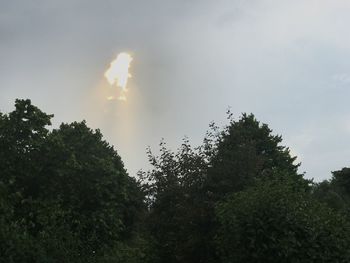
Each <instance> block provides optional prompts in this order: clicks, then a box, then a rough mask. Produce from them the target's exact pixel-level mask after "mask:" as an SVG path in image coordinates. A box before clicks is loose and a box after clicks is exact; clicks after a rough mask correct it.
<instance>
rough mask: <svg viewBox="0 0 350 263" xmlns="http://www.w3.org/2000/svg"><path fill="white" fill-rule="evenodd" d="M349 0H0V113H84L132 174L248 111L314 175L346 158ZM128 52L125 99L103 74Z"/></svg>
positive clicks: (79, 116) (63, 118)
mask: <svg viewBox="0 0 350 263" xmlns="http://www.w3.org/2000/svg"><path fill="white" fill-rule="evenodd" d="M349 14H350V1H348V0H344V1H341V0H293V1H290V0H278V1H276V0H215V1H212V0H202V1H199V0H198V1H197V0H192V1H191V0H176V1H175V0H174V1H166V0H147V1H141V0H140V1H131V0H128V1H116V0H114V1H112V0H109V1H103V0H95V1H92V0H57V1H50V0H26V1H23V0H22V1H19V0H11V1H8V0H0V92H1V93H0V94H1V96H0V111H2V112H8V111H11V110H13V104H14V100H15V99H16V98H30V99H31V100H32V102H33V104H35V105H37V106H39V107H40V108H41V109H42V110H43V111H45V112H47V113H53V114H55V118H54V120H53V123H54V126H55V127H57V126H58V125H59V124H60V123H61V122H72V121H80V120H83V119H85V120H86V121H87V123H88V125H89V126H90V127H92V128H100V129H101V131H102V133H103V134H104V136H105V138H106V140H107V141H109V142H110V143H111V144H113V145H114V146H115V148H116V149H117V150H118V152H119V154H120V155H121V157H122V159H123V160H124V163H125V165H126V168H127V169H128V171H129V173H130V174H131V175H134V174H135V173H136V171H137V170H139V169H141V168H146V167H147V158H146V153H145V148H146V147H147V145H150V146H151V147H152V148H153V149H157V144H158V143H159V141H160V139H161V138H164V139H165V141H167V142H168V143H169V146H170V147H171V148H173V149H176V148H177V147H178V146H179V145H180V143H181V138H182V137H183V136H185V135H186V136H188V137H189V139H190V140H191V141H192V142H193V144H194V145H198V144H200V143H201V141H202V139H203V136H204V134H205V131H206V130H207V128H208V124H209V122H211V121H216V122H217V123H218V124H220V125H223V124H225V123H226V114H225V112H226V110H227V108H228V107H229V106H230V107H231V110H232V112H233V113H234V116H235V117H236V118H238V117H239V115H240V113H241V112H252V113H254V114H255V115H256V117H257V118H258V120H260V121H262V122H265V123H267V124H269V126H270V127H271V128H272V129H273V131H274V133H275V134H281V135H282V136H283V138H284V144H285V145H287V146H289V147H290V148H291V150H292V153H293V154H296V155H297V156H298V160H299V161H301V162H302V166H301V170H300V171H301V172H303V171H305V172H306V175H307V177H308V178H315V180H316V181H319V180H322V179H326V178H330V175H331V173H330V172H331V171H334V170H338V169H340V168H342V167H344V166H350V104H349V99H350V32H349V31H350V29H349V25H350V15H349ZM123 51H126V52H129V53H130V54H132V56H133V57H134V60H133V62H132V64H131V74H132V79H130V80H129V84H128V88H129V93H128V94H127V97H128V100H127V102H123V101H107V100H106V97H107V96H109V95H113V92H115V90H113V89H112V88H111V87H110V86H109V85H108V83H107V81H106V80H105V79H104V77H103V73H104V71H105V70H106V69H107V68H108V66H109V63H110V61H111V60H113V59H114V58H115V56H116V55H117V54H118V53H119V52H123Z"/></svg>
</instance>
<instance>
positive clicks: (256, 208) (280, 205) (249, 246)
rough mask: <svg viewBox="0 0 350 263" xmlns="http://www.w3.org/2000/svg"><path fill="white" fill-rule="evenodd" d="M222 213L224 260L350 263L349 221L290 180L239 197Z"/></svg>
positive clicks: (266, 183)
mask: <svg viewBox="0 0 350 263" xmlns="http://www.w3.org/2000/svg"><path fill="white" fill-rule="evenodd" d="M288 177H289V178H288ZM216 212H217V216H218V219H219V222H220V228H219V231H218V234H217V236H216V241H217V248H218V250H219V251H220V254H221V257H222V261H223V262H349V260H350V252H349V249H348V248H349V245H350V239H349V234H350V232H349V231H350V224H349V222H348V221H347V220H346V218H345V217H344V216H342V215H341V214H339V213H336V212H334V211H333V210H332V209H330V208H328V207H327V206H325V205H323V204H321V203H319V202H317V201H315V200H314V199H313V198H312V197H311V195H310V193H309V192H305V191H304V190H302V189H300V188H299V185H298V184H295V181H294V182H293V181H291V180H290V176H287V177H286V180H279V181H274V180H269V181H264V182H261V183H258V184H257V185H256V186H254V187H251V188H249V189H247V190H244V191H242V192H238V193H235V194H233V195H232V196H231V197H229V198H228V199H227V200H226V201H223V202H222V203H221V204H220V205H219V206H218V208H217V211H216Z"/></svg>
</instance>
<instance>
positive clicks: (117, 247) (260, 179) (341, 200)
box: [0, 100, 350, 263]
mask: <svg viewBox="0 0 350 263" xmlns="http://www.w3.org/2000/svg"><path fill="white" fill-rule="evenodd" d="M52 117H53V115H48V114H46V113H44V112H42V111H41V110H40V109H39V108H37V107H36V106H34V105H32V104H31V101H30V100H16V103H15V110H14V111H12V112H10V113H8V114H4V113H0V244H1V245H0V262H9V263H11V262H106V263H107V262H130V263H139V262H146V263H147V262H149V263H151V262H152V263H157V262H159V263H163V262H167V263H190V262H198V263H200V262H205V263H211V262H224V263H226V262H349V261H350V255H349V251H350V250H349V249H348V248H349V247H350V238H349V236H350V217H349V215H350V213H349V211H350V209H349V208H350V168H343V169H342V170H340V171H335V172H333V177H332V178H331V179H330V180H328V181H324V182H321V183H318V184H315V183H312V182H311V181H309V180H306V179H304V177H303V174H300V173H298V167H299V164H297V163H295V160H296V157H293V156H291V155H290V152H289V149H288V148H287V147H285V146H283V145H282V138H281V136H278V135H274V134H273V133H272V130H271V129H270V128H269V127H268V126H267V125H266V124H262V123H260V122H259V121H257V120H256V118H255V117H254V115H252V114H249V115H248V114H243V115H242V116H241V117H240V118H239V119H238V120H234V119H233V118H232V116H231V115H229V124H228V125H227V126H226V127H225V128H223V129H219V128H218V127H216V126H215V124H211V125H210V129H209V131H208V132H207V135H206V137H205V139H204V142H203V144H202V145H200V146H199V147H196V148H194V147H192V146H191V145H190V143H189V141H188V140H187V139H185V140H184V141H183V144H182V145H181V146H180V148H179V149H178V151H176V152H174V151H171V150H170V149H168V148H167V146H166V144H165V142H164V141H162V142H161V143H160V154H159V155H158V156H157V155H154V154H153V153H152V152H151V150H150V149H148V157H149V161H150V164H151V165H152V167H153V168H152V169H150V170H149V171H140V173H139V174H138V180H136V179H135V178H134V177H130V176H129V175H128V174H127V172H126V170H125V168H124V165H123V162H122V160H121V158H120V156H119V155H118V153H117V152H116V150H115V149H114V148H113V147H112V146H110V145H109V144H108V143H107V142H106V141H104V140H103V138H102V134H101V132H100V131H99V130H92V129H90V128H89V127H88V126H87V124H86V122H84V121H83V122H73V123H71V124H61V125H60V127H59V128H57V129H51V130H50V129H49V128H48V127H49V126H50V125H51V118H52Z"/></svg>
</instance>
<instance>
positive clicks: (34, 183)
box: [0, 100, 144, 262]
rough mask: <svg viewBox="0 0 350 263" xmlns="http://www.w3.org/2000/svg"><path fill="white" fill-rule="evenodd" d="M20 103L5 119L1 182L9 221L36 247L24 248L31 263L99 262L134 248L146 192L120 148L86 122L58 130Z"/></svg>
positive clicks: (0, 117)
mask: <svg viewBox="0 0 350 263" xmlns="http://www.w3.org/2000/svg"><path fill="white" fill-rule="evenodd" d="M15 106H16V109H15V110H14V111H13V112H11V113H9V114H0V157H1V158H0V168H1V174H0V183H1V182H2V185H3V186H4V189H5V190H4V191H6V192H7V193H8V194H7V195H6V196H7V197H4V198H3V199H4V201H3V202H4V203H6V204H9V205H8V206H6V207H9V208H8V209H7V210H6V211H11V213H10V212H7V217H1V220H2V221H4V222H12V223H11V224H10V225H8V224H6V225H8V226H9V227H7V229H13V231H12V230H8V231H9V233H12V234H14V237H22V236H23V235H24V233H25V235H26V238H25V240H27V241H28V242H29V243H27V244H26V245H25V246H24V247H26V248H28V247H30V246H32V247H33V249H27V250H23V251H26V254H25V255H24V257H25V258H30V260H27V259H26V260H23V261H26V262H40V261H42V262H62V261H73V262H80V261H85V262H86V261H93V262H95V261H96V260H98V258H99V257H100V256H102V255H104V251H107V250H108V251H110V250H111V249H112V248H114V247H115V248H117V247H121V246H120V244H123V247H128V242H131V240H132V239H133V238H134V236H135V235H136V228H135V227H136V224H137V221H138V217H139V215H140V213H142V212H143V211H144V203H143V193H142V192H141V190H140V187H139V185H138V184H137V182H136V181H135V179H133V178H131V177H129V176H128V175H127V173H126V170H125V169H124V165H123V162H122V161H121V158H120V156H119V155H118V153H117V152H116V151H115V150H114V148H113V147H112V146H110V145H109V144H108V143H107V142H106V141H104V140H103V139H102V134H101V133H100V131H99V130H95V131H94V130H92V129H90V128H88V127H87V125H86V123H85V122H84V121H83V122H74V123H72V124H62V125H61V126H60V127H59V129H54V130H52V131H51V132H50V131H49V130H48V129H47V125H50V118H51V117H52V115H47V114H45V113H43V112H42V111H41V110H39V109H38V108H37V107H35V106H33V105H32V104H31V101H30V100H16V105H15ZM18 229H19V230H20V232H19V233H20V235H17V234H16V231H17V230H18ZM0 238H1V236H0ZM19 240H21V238H19ZM0 241H1V242H2V243H3V242H4V240H0ZM18 244H22V243H18ZM17 251H20V250H17ZM14 256H16V253H15V255H12V257H14ZM8 259H9V258H7V259H6V258H5V260H8ZM8 262H11V261H10V260H8Z"/></svg>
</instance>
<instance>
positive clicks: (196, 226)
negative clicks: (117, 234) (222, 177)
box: [139, 139, 212, 262]
mask: <svg viewBox="0 0 350 263" xmlns="http://www.w3.org/2000/svg"><path fill="white" fill-rule="evenodd" d="M148 154H149V160H150V163H151V164H152V165H153V169H152V170H151V171H148V172H141V173H140V174H139V175H140V177H141V179H142V182H143V187H144V189H145V192H146V193H147V196H148V204H149V216H148V219H147V226H148V229H149V231H150V234H151V236H152V237H153V238H154V240H155V246H156V248H155V249H157V251H158V254H159V258H160V262H211V259H212V255H211V253H212V251H211V250H210V249H208V243H210V241H208V240H207V239H206V235H205V234H203V233H206V232H207V231H208V225H207V212H208V211H207V210H206V205H205V200H206V198H205V196H204V195H205V193H204V191H203V190H204V189H203V186H204V183H205V179H206V171H207V160H206V157H207V155H206V153H204V152H203V151H202V150H201V149H200V148H197V149H193V148H192V147H191V146H190V144H189V142H188V140H187V139H185V140H184V141H183V144H182V145H181V147H180V148H179V150H178V151H177V152H176V153H174V152H172V151H171V150H169V149H168V148H167V147H166V144H165V143H164V142H163V141H162V142H161V144H160V156H159V157H157V156H154V155H153V154H152V152H151V151H150V150H149V152H148Z"/></svg>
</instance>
